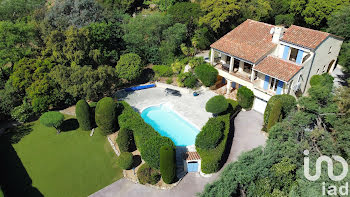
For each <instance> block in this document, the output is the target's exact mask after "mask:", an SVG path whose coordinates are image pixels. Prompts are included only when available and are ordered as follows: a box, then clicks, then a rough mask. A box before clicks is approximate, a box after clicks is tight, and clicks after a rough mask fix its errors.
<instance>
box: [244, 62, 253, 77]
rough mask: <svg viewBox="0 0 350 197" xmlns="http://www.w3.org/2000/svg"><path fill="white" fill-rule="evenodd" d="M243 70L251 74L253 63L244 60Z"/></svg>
mask: <svg viewBox="0 0 350 197" xmlns="http://www.w3.org/2000/svg"><path fill="white" fill-rule="evenodd" d="M243 71H244V72H246V73H249V74H250V73H251V72H252V65H251V64H248V63H246V62H244V67H243Z"/></svg>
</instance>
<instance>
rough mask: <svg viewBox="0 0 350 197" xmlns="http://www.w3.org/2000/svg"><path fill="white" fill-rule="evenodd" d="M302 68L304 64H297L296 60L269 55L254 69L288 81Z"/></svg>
mask: <svg viewBox="0 0 350 197" xmlns="http://www.w3.org/2000/svg"><path fill="white" fill-rule="evenodd" d="M301 68H302V66H300V65H297V64H296V63H294V62H291V61H287V60H283V59H280V58H277V57H273V56H267V57H266V58H265V59H264V60H262V61H261V62H260V63H259V64H257V65H256V66H255V67H254V70H257V71H259V72H262V73H264V74H267V75H269V76H271V77H274V78H277V79H280V80H282V81H285V82H288V81H289V80H290V79H291V78H292V77H293V76H294V75H295V74H297V73H298V71H299V70H300V69H301Z"/></svg>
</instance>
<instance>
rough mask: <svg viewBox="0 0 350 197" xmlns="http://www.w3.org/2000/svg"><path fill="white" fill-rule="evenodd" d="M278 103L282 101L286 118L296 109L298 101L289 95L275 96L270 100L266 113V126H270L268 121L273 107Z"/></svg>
mask: <svg viewBox="0 0 350 197" xmlns="http://www.w3.org/2000/svg"><path fill="white" fill-rule="evenodd" d="M277 101H281V104H282V118H285V117H286V116H287V115H288V113H289V112H290V111H292V110H293V109H295V108H296V99H295V98H294V97H293V96H291V95H288V94H281V95H275V96H273V97H271V98H270V99H269V101H268V102H267V106H266V108H265V112H264V124H265V125H267V124H268V120H269V117H270V114H271V111H272V108H273V106H274V105H275V103H276V102H277Z"/></svg>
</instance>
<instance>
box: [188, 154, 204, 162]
mask: <svg viewBox="0 0 350 197" xmlns="http://www.w3.org/2000/svg"><path fill="white" fill-rule="evenodd" d="M200 159H201V157H200V156H199V154H198V153H197V152H186V154H185V160H187V161H190V160H200Z"/></svg>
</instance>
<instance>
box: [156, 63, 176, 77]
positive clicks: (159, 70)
mask: <svg viewBox="0 0 350 197" xmlns="http://www.w3.org/2000/svg"><path fill="white" fill-rule="evenodd" d="M152 69H153V71H154V72H155V73H156V76H158V77H170V76H172V75H173V70H172V68H171V67H170V66H165V65H155V66H153V67H152Z"/></svg>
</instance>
